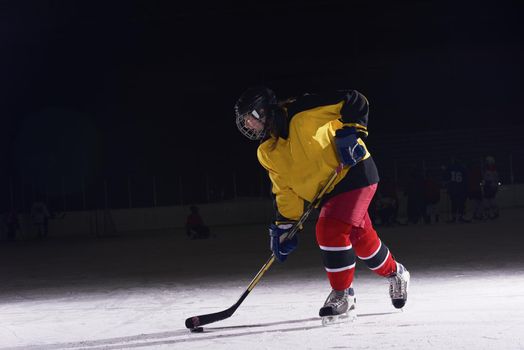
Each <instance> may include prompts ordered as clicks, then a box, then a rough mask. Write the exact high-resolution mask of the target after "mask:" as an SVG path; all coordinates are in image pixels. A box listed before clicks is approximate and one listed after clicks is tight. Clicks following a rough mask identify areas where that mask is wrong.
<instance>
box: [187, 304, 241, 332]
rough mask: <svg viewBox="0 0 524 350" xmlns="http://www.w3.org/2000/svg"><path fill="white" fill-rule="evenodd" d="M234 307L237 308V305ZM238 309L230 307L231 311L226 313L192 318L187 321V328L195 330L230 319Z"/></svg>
mask: <svg viewBox="0 0 524 350" xmlns="http://www.w3.org/2000/svg"><path fill="white" fill-rule="evenodd" d="M234 306H237V305H236V304H235V305H234ZM237 307H238V306H237ZM236 309H237V308H236V307H235V308H233V307H230V308H229V309H227V310H224V311H220V312H215V313H212V314H207V315H200V316H193V317H190V318H188V319H186V328H189V329H193V328H197V327H199V326H203V325H206V324H210V323H213V322H216V321H220V320H223V319H226V318H228V317H231V315H233V312H235V310H236Z"/></svg>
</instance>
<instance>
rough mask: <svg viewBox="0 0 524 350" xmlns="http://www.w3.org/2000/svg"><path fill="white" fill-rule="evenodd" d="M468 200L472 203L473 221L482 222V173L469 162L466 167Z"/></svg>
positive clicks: (477, 166) (478, 166)
mask: <svg viewBox="0 0 524 350" xmlns="http://www.w3.org/2000/svg"><path fill="white" fill-rule="evenodd" d="M468 198H469V199H470V200H471V201H472V202H473V219H475V220H482V219H483V218H484V213H483V206H482V172H481V169H480V165H479V164H476V163H475V162H470V163H469V166H468Z"/></svg>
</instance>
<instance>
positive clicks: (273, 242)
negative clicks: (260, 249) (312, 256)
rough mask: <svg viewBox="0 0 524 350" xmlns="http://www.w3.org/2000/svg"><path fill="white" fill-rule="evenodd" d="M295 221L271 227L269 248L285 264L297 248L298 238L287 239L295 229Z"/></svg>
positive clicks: (275, 224) (295, 236)
mask: <svg viewBox="0 0 524 350" xmlns="http://www.w3.org/2000/svg"><path fill="white" fill-rule="evenodd" d="M294 225H295V222H294V221H288V222H279V223H274V224H271V225H270V226H269V238H270V241H269V248H270V249H271V251H272V252H273V254H274V255H275V257H276V258H277V260H278V261H280V262H284V261H286V259H287V256H288V255H289V254H291V252H292V251H294V250H295V249H296V248H297V245H298V236H297V235H294V236H293V238H291V239H289V238H287V235H288V234H289V233H290V232H291V230H292V229H293V226H294Z"/></svg>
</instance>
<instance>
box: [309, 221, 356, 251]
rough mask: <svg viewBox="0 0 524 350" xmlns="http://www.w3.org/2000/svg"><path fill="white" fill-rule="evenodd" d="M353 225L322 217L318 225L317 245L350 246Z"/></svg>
mask: <svg viewBox="0 0 524 350" xmlns="http://www.w3.org/2000/svg"><path fill="white" fill-rule="evenodd" d="M351 227H352V226H351V225H350V224H347V223H345V222H342V221H339V220H336V219H331V218H327V217H320V218H319V219H318V221H317V225H316V237H317V243H318V244H319V245H323V246H344V245H348V244H349V232H350V231H351Z"/></svg>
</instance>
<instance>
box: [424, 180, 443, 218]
mask: <svg viewBox="0 0 524 350" xmlns="http://www.w3.org/2000/svg"><path fill="white" fill-rule="evenodd" d="M439 202H440V184H439V182H438V181H437V179H436V178H435V176H434V174H433V172H432V171H431V170H428V171H427V172H426V178H425V179H424V204H425V212H424V222H425V223H426V224H430V223H431V222H432V221H433V222H439V211H438V204H439Z"/></svg>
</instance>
